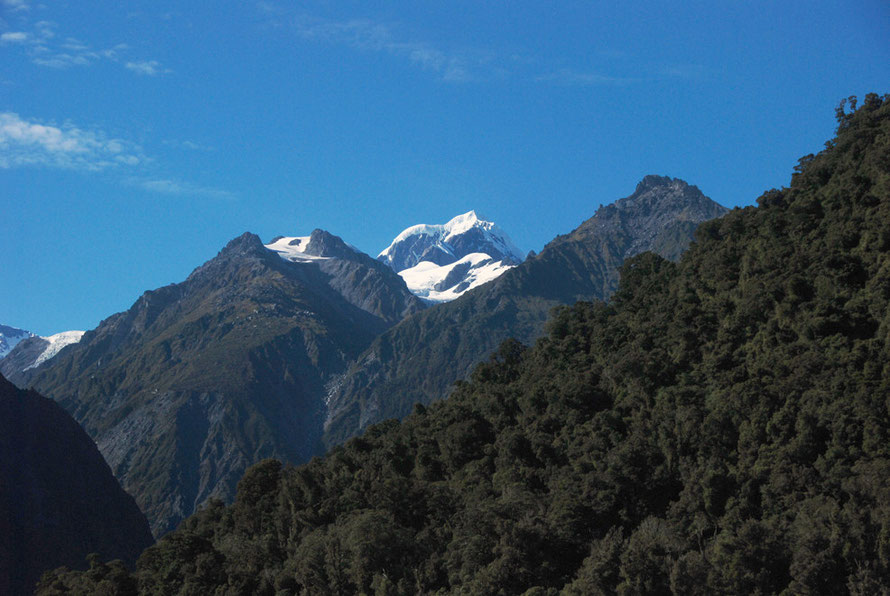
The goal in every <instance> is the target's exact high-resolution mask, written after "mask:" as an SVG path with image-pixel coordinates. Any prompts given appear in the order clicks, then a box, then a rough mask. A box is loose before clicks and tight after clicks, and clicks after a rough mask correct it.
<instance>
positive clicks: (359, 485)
mask: <svg viewBox="0 0 890 596" xmlns="http://www.w3.org/2000/svg"><path fill="white" fill-rule="evenodd" d="M852 103H853V108H852V110H851V111H849V112H848V111H847V110H845V108H844V104H842V105H841V106H840V107H839V108H838V110H837V113H836V115H837V119H838V129H837V137H836V138H835V139H832V140H830V141H829V142H828V143H826V145H825V148H824V149H823V150H822V151H821V152H820V153H819V154H818V155H809V156H806V157H804V158H803V159H801V160H800V162H799V164H798V166H797V167H796V168H795V171H794V174H793V175H792V176H791V182H790V185H789V186H788V187H785V188H781V189H773V190H770V191H767V192H765V193H764V194H763V195H762V196H761V197H760V198H758V199H757V206H750V207H745V208H742V209H734V210H733V211H731V212H730V213H728V214H726V215H725V216H724V217H721V218H718V219H714V220H711V221H708V222H705V223H703V224H701V225H700V226H698V228H697V229H696V232H695V238H696V240H695V242H694V243H693V244H692V246H691V247H690V249H689V250H688V251H686V252H684V253H683V255H682V256H681V257H680V259H679V261H677V262H674V261H671V260H668V259H665V258H663V257H661V256H659V255H657V254H655V253H654V252H651V251H648V252H644V253H642V254H638V255H636V256H633V257H630V258H628V259H627V260H625V262H624V264H623V265H622V267H621V269H620V272H619V273H616V274H614V275H615V276H617V277H620V280H619V282H618V287H617V290H616V291H615V292H614V294H613V295H612V297H611V299H610V300H609V302H607V303H606V302H602V301H594V302H585V301H580V302H576V303H575V304H573V305H571V306H563V307H559V308H557V309H555V310H554V311H553V313H552V315H551V318H550V320H549V322H548V324H547V328H546V332H545V334H544V335H543V336H542V337H540V339H539V340H538V341H536V342H535V344H534V345H533V346H531V347H527V346H524V345H522V344H521V343H520V342H518V341H516V340H515V339H511V340H507V341H505V342H503V343H502V344H501V345H500V347H499V348H498V349H497V350H496V351H495V352H494V353H492V354H491V355H490V357H489V358H488V359H487V360H486V361H485V362H483V363H481V364H479V365H478V366H477V367H476V368H475V369H474V370H473V372H472V374H471V375H470V377H469V379H467V380H466V381H464V382H462V383H460V384H459V386H458V387H457V388H456V389H455V391H454V392H453V394H452V395H451V396H450V397H449V399H444V400H439V401H437V402H435V403H433V404H431V405H430V406H428V407H425V406H422V405H419V406H417V407H415V408H414V411H413V412H412V413H411V414H409V415H408V416H407V417H405V418H404V419H403V420H402V421H395V420H388V421H385V422H382V423H380V424H375V425H372V426H370V427H369V428H367V429H366V430H365V432H364V433H363V434H362V435H361V436H359V437H353V438H352V439H350V440H348V441H346V442H345V443H344V444H342V445H338V446H336V447H334V448H332V449H331V450H330V451H329V452H328V454H327V455H326V456H324V457H321V458H313V459H312V460H311V461H310V462H308V463H307V464H305V465H301V466H297V467H294V466H285V465H282V462H280V461H276V460H265V461H261V462H259V463H258V464H256V465H254V466H252V467H251V468H250V469H248V471H247V472H246V473H245V474H244V476H243V478H242V479H241V481H240V482H239V485H238V490H237V494H236V496H235V499H234V502H233V503H231V504H230V505H224V504H223V503H221V502H218V501H213V502H210V503H208V504H207V506H206V507H204V508H202V509H201V510H200V511H198V512H197V513H196V514H195V515H193V516H191V517H189V518H188V519H186V520H184V521H183V523H182V524H181V525H180V526H179V528H178V529H177V530H176V531H174V532H172V533H170V534H168V535H166V536H165V537H163V538H162V539H161V540H159V541H158V542H157V543H156V544H155V545H154V546H152V547H150V548H148V549H147V550H146V551H145V552H144V553H143V554H142V556H141V557H140V558H139V560H138V562H137V565H136V569H135V571H134V572H133V573H132V574H121V573H119V572H118V571H115V570H109V569H107V568H103V567H101V566H99V565H96V566H95V567H94V568H92V569H90V571H88V572H86V573H76V572H70V571H67V570H65V569H61V570H57V571H55V572H53V573H52V574H50V575H48V576H47V577H46V579H44V580H43V581H42V582H41V585H40V586H39V588H38V593H39V594H41V595H43V594H63V593H71V591H73V592H76V593H96V592H97V591H99V590H100V589H101V590H103V591H104V593H139V594H183V593H195V594H198V593H200V594H204V593H243V594H263V595H266V594H268V595H270V596H271V595H273V594H274V595H281V596H284V595H293V596H296V595H297V594H360V593H361V594H371V593H374V594H393V595H401V594H525V595H526V596H532V595H540V596H551V595H556V594H565V595H567V596H581V595H587V594H702V595H703V594H856V595H864V594H886V593H887V586H890V505H888V504H890V409H888V399H887V396H888V395H890V366H888V362H890V233H888V230H890V169H888V164H890V95H885V96H883V97H881V96H877V95H875V94H870V95H868V96H866V97H865V98H864V100H863V102H862V105H861V106H860V107H858V109H857V108H856V107H855V102H852ZM644 182H645V183H646V184H643V185H641V186H640V187H638V189H637V192H636V193H634V194H635V195H636V196H635V197H633V200H628V201H624V202H622V203H620V204H618V205H615V206H614V207H608V208H605V209H601V210H600V212H599V213H598V214H597V216H595V217H594V218H593V219H591V220H589V221H588V222H585V224H583V225H582V226H581V227H579V228H578V230H576V231H575V232H573V233H572V234H569V235H567V236H565V237H562V238H560V239H557V240H556V241H554V243H552V245H551V246H550V247H548V250H546V251H542V256H543V255H544V253H551V254H556V255H558V257H559V258H557V257H553V258H557V262H560V261H564V262H567V263H574V264H577V265H578V266H579V269H578V271H581V270H582V269H581V268H580V265H581V264H583V263H584V261H581V260H580V259H578V258H577V256H576V255H577V254H578V253H579V252H581V253H583V252H585V251H584V250H582V249H581V248H580V246H578V244H579V243H581V242H583V241H584V240H585V239H586V241H587V243H588V244H587V245H588V248H587V249H586V250H587V251H589V253H590V254H593V251H596V250H598V251H600V252H599V254H603V252H602V251H604V250H606V249H608V254H610V255H614V256H615V258H618V256H619V255H620V254H622V253H623V254H627V253H628V251H630V252H633V251H634V250H635V248H634V245H635V240H636V238H638V237H639V236H636V237H635V235H633V234H631V235H629V236H627V235H625V232H626V231H627V230H628V228H635V229H637V230H638V231H639V232H640V233H642V231H643V230H644V229H648V230H649V231H650V232H654V234H650V235H649V236H648V239H647V240H645V241H644V242H640V243H638V244H637V246H638V247H639V246H646V245H650V246H651V245H652V243H655V244H656V245H659V246H662V247H663V251H664V252H665V253H668V254H670V250H668V246H669V245H671V244H673V241H671V240H669V239H671V238H677V235H676V234H675V233H673V232H668V231H661V230H665V225H664V223H666V222H665V220H662V219H661V218H660V216H659V215H658V214H657V212H647V209H644V208H643V206H644V205H647V204H649V205H661V202H660V201H656V200H654V199H655V198H656V197H655V196H654V195H649V194H648V193H650V192H652V191H653V190H654V189H656V188H660V187H662V186H664V185H665V184H664V183H665V181H663V180H648V181H644ZM667 182H668V183H667V186H668V187H673V191H670V192H668V193H666V194H668V195H673V196H674V197H676V198H677V199H679V198H680V197H681V196H684V195H687V193H688V192H689V191H688V189H685V188H683V187H682V185H679V184H675V181H667ZM656 194H662V193H656ZM650 196H651V198H652V199H653V201H652V202H651V203H650V202H649V201H648V200H647V197H650ZM699 204H704V205H706V204H707V203H701V201H699ZM695 211H696V209H695V208H693V209H690V211H689V212H692V213H694V212H695ZM629 213H636V215H637V216H636V217H634V218H632V219H630V218H627V217H626V216H627V215H628V214H629ZM647 213H648V214H647ZM659 220H661V222H662V223H661V224H658V222H659ZM668 221H675V220H674V219H671V220H668ZM650 224H651V225H650ZM667 227H668V228H673V229H682V226H680V225H674V224H670V223H669V224H668V226H667ZM604 231H605V232H604ZM621 238H624V240H625V241H624V242H618V241H617V240H616V239H621ZM657 238H662V240H656V239H657ZM597 239H599V241H597ZM647 243H648V244H647ZM570 247H571V249H570ZM557 249H559V251H558V252H557ZM535 261H536V260H535V259H529V260H527V261H526V263H525V264H528V263H534V262H535ZM591 262H592V261H591ZM525 264H523V265H520V266H518V267H516V268H515V269H512V270H510V271H509V272H507V273H505V274H504V275H503V276H502V277H500V278H498V281H499V280H502V279H503V280H507V279H509V278H510V277H513V275H511V274H514V272H521V271H524V266H525ZM539 266H543V265H539ZM564 271H565V269H563V270H562V272H564ZM529 275H530V274H529ZM588 278H589V279H590V281H589V283H590V285H592V286H597V285H602V284H608V282H609V277H608V276H605V275H603V276H602V277H597V276H596V275H595V274H594V273H589V274H588ZM545 279H549V280H551V281H553V282H555V281H556V280H557V279H562V278H561V277H560V278H557V277H555V276H554V277H549V278H547V277H545ZM496 283H498V282H497V281H496V282H493V283H492V284H489V285H494V284H496ZM563 283H565V282H564V281H563ZM485 287H486V286H483V287H482V288H480V290H481V289H484V288H485ZM571 287H572V286H571V284H566V285H563V286H557V288H556V289H557V290H559V289H564V288H571ZM476 291H478V290H475V291H471V292H468V293H467V294H466V295H465V296H463V297H461V298H459V299H457V300H455V301H454V302H450V303H448V304H447V305H443V306H452V305H458V304H460V303H461V302H463V301H469V299H470V298H471V296H472V294H473V292H476ZM438 309H442V306H435V307H431V308H430V309H428V310H426V311H423V312H421V313H420V314H419V315H413V316H412V317H409V318H416V317H418V316H428V315H427V313H430V312H433V311H434V310H438ZM406 320H407V319H406ZM401 324H403V323H400V325H401ZM393 329H394V328H393ZM424 365H425V363H419V364H416V366H424ZM428 370H429V369H428Z"/></svg>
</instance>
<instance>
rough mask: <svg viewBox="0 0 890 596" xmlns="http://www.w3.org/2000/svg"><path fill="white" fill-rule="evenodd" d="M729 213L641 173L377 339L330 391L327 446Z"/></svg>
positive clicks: (677, 183)
mask: <svg viewBox="0 0 890 596" xmlns="http://www.w3.org/2000/svg"><path fill="white" fill-rule="evenodd" d="M726 212H727V209H726V208H724V207H722V206H720V205H718V204H717V203H715V202H714V201H712V200H710V199H708V198H707V197H705V196H704V195H703V194H702V193H701V192H700V191H699V190H698V189H697V188H696V187H694V186H690V185H688V184H686V183H685V182H683V181H682V180H678V179H672V178H667V177H661V176H647V177H646V178H644V179H643V181H642V182H640V184H639V185H638V186H637V188H636V190H635V192H634V193H633V194H632V195H631V196H629V197H627V198H624V199H620V200H618V201H616V202H615V203H614V204H611V205H608V206H605V207H602V208H600V209H598V210H597V212H596V213H595V214H594V216H593V217H591V218H590V219H588V220H587V221H585V222H584V223H582V224H581V225H580V226H579V227H578V228H577V229H576V230H574V231H573V232H571V233H570V234H566V235H564V236H559V237H557V238H556V239H554V240H553V241H552V242H551V243H549V244H548V245H547V246H546V247H544V249H543V250H542V251H541V253H540V254H537V255H530V256H529V258H528V259H527V260H526V261H525V262H523V263H522V264H520V265H518V266H517V267H515V268H512V269H510V270H509V271H507V272H506V273H504V274H503V275H501V276H500V277H498V278H497V279H495V280H494V281H491V282H490V283H487V284H485V285H482V286H479V287H477V288H474V289H472V290H470V291H468V292H466V294H464V295H463V296H461V297H460V298H458V299H457V300H454V301H453V302H449V303H446V304H439V305H435V306H433V307H431V308H429V309H428V310H426V311H425V312H422V313H419V314H417V315H413V316H411V317H408V318H406V319H405V320H404V321H402V322H401V323H399V324H398V325H396V326H394V327H393V328H392V329H389V330H388V331H387V332H385V333H384V334H382V335H381V336H380V337H378V338H377V339H376V340H374V343H372V344H371V346H370V347H369V348H368V349H367V350H365V352H364V353H363V354H362V355H361V356H360V357H359V358H358V360H357V361H356V362H355V363H353V365H352V366H351V367H350V369H349V372H348V373H347V374H346V375H344V376H343V377H342V378H340V379H339V380H338V382H337V384H336V385H334V386H332V388H331V390H330V393H329V398H328V415H327V419H326V421H325V429H326V430H325V437H324V440H325V443H326V445H328V446H331V445H335V444H337V443H339V442H341V441H343V440H345V439H347V438H349V437H350V436H353V435H355V434H358V433H359V432H360V431H361V430H362V429H363V428H365V427H366V426H368V425H369V424H373V423H374V422H377V421H380V420H384V419H387V418H393V417H403V416H405V415H407V414H408V413H409V412H410V410H411V408H412V407H413V405H414V404H415V403H418V402H419V403H424V404H426V403H429V402H431V401H434V400H436V399H441V398H443V397H445V396H447V395H448V393H449V391H450V388H451V386H452V384H453V383H454V382H455V381H458V380H461V379H464V378H465V377H466V376H467V375H468V374H469V372H470V370H471V369H472V368H473V367H474V366H475V365H476V364H477V363H478V362H480V361H481V360H483V359H484V358H485V357H486V356H487V355H488V354H489V353H491V352H493V351H494V349H495V348H496V347H497V346H498V345H500V343H501V342H503V341H504V340H506V339H508V338H510V337H513V338H516V339H518V340H520V341H522V342H523V343H531V342H533V341H534V340H535V339H536V338H537V337H539V336H540V335H541V334H542V333H543V330H544V325H545V322H546V320H547V318H548V315H549V313H550V310H551V309H552V308H553V307H554V306H558V305H560V304H572V303H574V302H577V301H578V300H604V299H606V298H608V297H609V296H610V295H611V294H612V292H614V291H615V289H616V287H617V284H618V278H619V273H618V269H619V267H620V266H621V264H622V263H623V262H624V260H625V259H626V258H627V257H629V256H633V255H635V254H638V253H640V252H644V251H647V250H652V251H654V252H657V253H659V254H660V255H661V256H664V257H666V258H669V259H676V258H678V257H679V255H680V254H681V253H682V251H683V250H685V248H686V247H687V246H688V245H689V242H690V241H691V240H692V235H693V232H694V230H695V227H696V226H697V224H698V223H700V222H702V221H706V220H708V219H713V218H715V217H720V216H721V215H723V214H724V213H726Z"/></svg>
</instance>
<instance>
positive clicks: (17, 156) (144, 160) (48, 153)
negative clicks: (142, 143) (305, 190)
mask: <svg viewBox="0 0 890 596" xmlns="http://www.w3.org/2000/svg"><path fill="white" fill-rule="evenodd" d="M196 147H197V145H196ZM153 161H154V160H152V159H151V158H149V157H147V156H146V155H145V154H144V153H143V151H142V148H141V147H139V146H138V145H137V144H135V143H132V142H129V141H126V140H124V139H119V138H114V137H111V136H109V135H107V134H106V133H104V132H103V131H101V130H97V129H93V130H87V129H84V128H80V127H77V126H75V125H74V124H72V123H70V122H69V123H65V124H61V125H56V124H52V123H44V122H38V121H35V120H27V119H25V118H22V117H21V116H19V115H18V114H16V113H14V112H0V169H12V168H21V167H47V168H56V169H65V170H79V171H83V172H99V171H105V172H109V171H116V172H118V175H119V176H120V177H117V180H118V181H119V182H120V183H123V184H126V185H129V186H133V187H137V188H141V189H142V190H145V191H147V192H150V193H156V194H162V195H173V196H182V197H195V198H205V199H217V200H236V199H237V196H236V195H235V194H234V193H232V192H229V191H227V190H223V189H220V188H214V187H210V186H201V185H198V184H193V183H191V182H187V181H183V180H177V179H174V178H166V177H161V176H152V175H151V174H150V172H151V171H152V170H154V169H156V168H153V167H151V164H152V162H153Z"/></svg>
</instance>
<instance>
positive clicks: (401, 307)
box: [31, 230, 424, 535]
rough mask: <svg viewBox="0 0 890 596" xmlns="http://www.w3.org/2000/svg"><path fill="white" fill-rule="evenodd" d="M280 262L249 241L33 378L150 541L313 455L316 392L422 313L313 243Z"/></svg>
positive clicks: (384, 282)
mask: <svg viewBox="0 0 890 596" xmlns="http://www.w3.org/2000/svg"><path fill="white" fill-rule="evenodd" d="M310 245H311V246H313V247H314V248H313V250H312V251H311V252H312V253H314V254H313V255H311V256H314V257H318V258H315V259H312V260H305V261H299V262H293V261H289V260H286V259H282V258H281V257H280V256H279V254H277V253H276V252H275V251H272V250H270V249H269V248H267V247H266V246H264V245H263V243H262V242H261V241H260V239H259V238H258V237H257V236H255V235H253V234H249V233H245V234H244V235H242V236H240V237H238V238H236V239H234V240H232V241H231V242H229V243H228V245H226V247H225V248H223V250H222V251H220V253H219V254H218V255H217V256H216V257H215V258H213V259H211V260H210V261H208V262H207V263H205V264H204V265H202V266H200V267H198V268H197V269H195V271H193V272H192V274H191V275H189V277H188V278H187V279H186V280H185V281H184V282H182V283H179V284H173V285H169V286H165V287H162V288H158V289H157V290H152V291H149V292H146V293H145V294H143V296H142V297H141V298H139V299H138V300H137V301H136V302H135V303H134V304H133V306H132V307H131V308H130V309H129V310H127V311H125V312H122V313H118V314H116V315H113V316H111V317H109V318H108V319H106V320H105V321H103V322H102V323H101V324H100V325H99V327H98V328H96V329H94V330H92V331H89V332H87V333H86V334H84V337H83V339H82V341H81V342H80V343H78V344H76V345H74V346H71V347H69V348H67V349H66V350H64V351H63V352H62V353H60V354H59V355H58V356H57V357H56V358H54V359H52V360H51V361H49V362H47V363H45V364H44V365H42V366H38V367H37V368H35V369H33V371H34V374H33V377H32V379H31V383H33V385H34V386H35V387H37V388H39V389H40V390H41V391H42V392H43V393H45V394H46V395H49V396H51V397H52V398H53V399H55V400H57V401H58V402H59V403H60V404H61V405H62V406H63V407H65V408H66V409H67V410H68V411H69V412H71V413H72V415H73V416H74V417H75V418H76V419H77V420H78V421H79V422H80V423H81V424H82V425H83V426H84V428H85V429H86V430H87V431H88V432H89V434H90V435H91V436H92V437H93V438H94V439H95V440H96V442H97V444H98V445H99V448H100V450H101V451H102V454H103V455H104V456H105V458H106V459H107V461H108V463H109V465H110V466H111V468H112V469H113V471H114V472H115V475H116V476H117V477H118V478H119V479H120V481H121V483H122V484H123V485H124V487H125V488H126V489H127V490H128V491H129V492H131V493H132V494H133V495H134V496H135V497H136V499H137V502H138V503H139V505H140V507H142V508H143V510H144V511H145V512H146V514H147V515H148V517H149V519H150V521H151V523H152V528H153V531H154V532H155V533H156V534H158V535H160V534H163V533H164V532H166V531H169V530H170V529H172V528H173V527H175V525H176V524H177V523H178V522H179V520H181V519H182V518H183V517H185V516H187V515H189V514H190V513H192V512H193V511H194V510H195V508H196V507H197V506H198V505H200V504H201V503H203V502H205V501H206V500H207V499H208V498H210V497H214V496H215V497H219V498H222V499H230V498H231V496H232V494H233V493H234V489H235V484H236V483H237V480H238V479H239V478H240V477H241V474H243V472H244V470H245V469H246V468H247V466H249V465H250V464H252V463H254V462H255V461H257V460H258V459H261V458H263V457H270V456H274V457H280V458H282V459H285V460H287V461H305V460H306V459H308V458H309V457H311V456H313V455H315V454H317V453H318V452H319V449H320V442H319V440H320V435H321V421H322V420H323V416H324V403H323V401H322V396H323V394H324V385H325V384H326V383H327V382H328V380H329V378H330V377H331V376H332V375H334V374H336V373H339V372H341V371H343V370H345V368H346V366H347V364H348V362H350V361H351V360H352V359H353V358H354V357H355V356H357V355H358V354H359V353H360V352H361V350H363V349H364V348H365V347H366V346H367V345H368V344H369V343H370V342H371V341H372V340H373V338H374V337H376V336H377V335H379V334H380V333H381V332H382V331H384V330H385V329H386V328H387V327H389V326H390V325H392V324H394V323H395V322H396V321H398V320H400V319H401V318H402V317H404V316H405V315H406V314H410V313H412V312H416V311H419V310H421V309H423V308H424V305H423V303H422V302H421V301H420V300H419V299H418V298H416V297H415V296H414V295H412V294H411V293H410V292H409V291H408V290H407V288H406V287H405V286H404V284H403V283H402V282H401V279H400V278H399V277H398V276H397V275H396V274H395V273H394V272H393V271H392V270H391V269H389V268H388V267H386V266H385V265H383V264H382V263H379V262H377V261H375V260H374V259H372V258H370V257H368V256H367V255H362V254H359V253H356V252H355V251H354V250H353V249H350V248H349V247H348V246H347V245H346V244H345V243H344V242H343V241H342V240H340V239H339V238H337V237H336V236H333V235H331V234H328V233H327V232H323V231H321V230H316V231H315V232H313V233H312V235H311V242H310Z"/></svg>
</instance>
